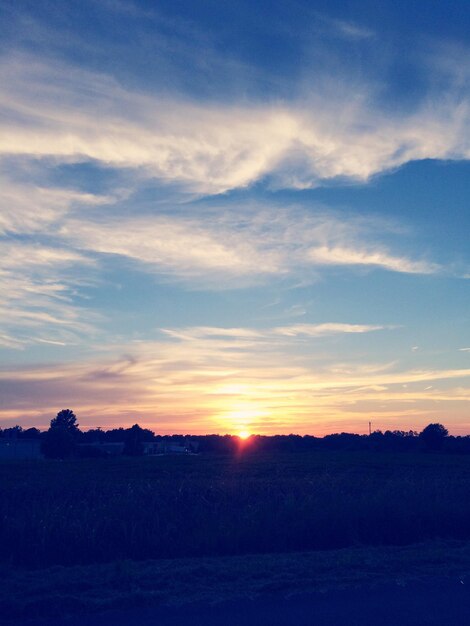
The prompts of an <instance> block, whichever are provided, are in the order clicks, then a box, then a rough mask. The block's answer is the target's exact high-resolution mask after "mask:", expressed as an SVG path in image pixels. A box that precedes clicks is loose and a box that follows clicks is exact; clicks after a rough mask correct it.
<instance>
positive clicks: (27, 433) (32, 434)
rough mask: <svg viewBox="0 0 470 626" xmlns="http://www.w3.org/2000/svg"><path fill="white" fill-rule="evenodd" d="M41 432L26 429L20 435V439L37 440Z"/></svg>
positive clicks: (36, 429) (35, 429)
mask: <svg viewBox="0 0 470 626" xmlns="http://www.w3.org/2000/svg"><path fill="white" fill-rule="evenodd" d="M40 436H41V431H40V430H39V429H38V428H34V427H33V428H27V429H26V430H23V431H22V432H21V433H20V439H39V438H40Z"/></svg>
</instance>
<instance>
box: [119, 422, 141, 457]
mask: <svg viewBox="0 0 470 626" xmlns="http://www.w3.org/2000/svg"><path fill="white" fill-rule="evenodd" d="M145 435H146V431H145V430H144V429H143V428H141V427H140V426H139V425H138V424H134V426H132V427H131V428H128V429H127V431H126V434H125V439H124V454H127V455H128V456H141V455H142V454H143V453H144V447H143V445H142V442H143V441H144V439H145Z"/></svg>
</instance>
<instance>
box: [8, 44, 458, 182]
mask: <svg viewBox="0 0 470 626" xmlns="http://www.w3.org/2000/svg"><path fill="white" fill-rule="evenodd" d="M0 80H1V82H2V84H3V87H4V89H3V91H2V94H3V95H2V97H1V99H0V106H1V108H2V119H3V120H4V121H3V124H2V126H1V131H2V144H1V151H2V153H3V154H5V155H28V156H35V157H49V158H55V159H59V160H61V161H63V162H73V161H81V160H84V159H88V160H97V161H99V162H101V163H103V164H106V165H109V166H113V167H121V168H125V167H133V168H138V169H139V170H140V171H141V172H142V173H143V172H145V173H146V174H147V175H148V176H153V177H156V178H158V179H161V180H165V181H178V182H179V183H181V184H184V185H187V186H188V188H190V189H192V190H194V191H197V192H198V193H203V194H214V193H222V192H224V191H227V190H229V189H236V188H241V187H246V186H247V185H250V184H252V183H254V182H256V181H257V180H260V179H262V178H263V177H266V176H267V175H270V176H271V177H273V179H274V181H277V184H278V185H280V186H290V187H311V186H315V185H317V184H319V183H320V182H322V181H325V180H331V179H334V178H337V177H343V178H349V179H352V180H357V181H366V180H368V179H369V178H370V177H371V176H372V175H374V174H377V173H380V172H383V171H386V170H389V169H391V168H395V167H398V166H399V165H401V164H403V163H406V162H408V161H411V160H416V159H426V158H428V159H429V158H436V159H437V158H438V159H465V158H469V156H470V138H469V129H470V107H469V100H468V97H467V95H464V97H462V94H461V93H460V92H459V93H458V94H456V95H455V98H454V97H452V94H450V93H446V94H445V97H441V98H439V97H435V94H430V96H429V98H428V99H427V98H424V101H423V102H421V104H419V105H417V108H416V109H415V110H414V111H411V112H409V113H407V114H403V112H401V113H400V115H398V114H397V115H396V116H394V115H392V114H391V113H390V111H388V112H387V113H385V112H383V111H382V110H381V108H380V106H379V105H378V103H374V100H373V97H372V94H371V93H368V92H369V90H368V87H367V85H363V86H362V87H361V89H360V90H359V92H358V91H357V89H354V90H353V93H352V94H351V93H349V94H348V93H345V85H344V80H343V79H341V80H338V84H337V85H333V86H331V79H330V81H329V85H328V87H327V88H326V87H325V88H324V90H323V92H322V88H321V86H320V88H318V89H316V91H315V93H314V94H312V93H310V92H307V93H296V94H294V95H293V97H292V99H291V100H286V99H284V100H283V101H274V102H264V103H261V102H252V103H249V102H248V103H247V102H240V103H237V102H233V103H226V102H211V101H206V102H197V101H190V100H189V99H187V98H182V97H181V96H180V97H177V96H170V95H167V94H157V95H150V94H146V93H144V92H140V93H139V92H135V91H131V90H129V89H127V88H125V87H124V86H122V85H120V84H119V83H118V82H117V81H116V80H115V79H113V78H111V77H110V76H107V75H102V74H97V73H93V72H91V71H86V70H79V69H76V68H74V67H72V66H66V65H64V64H60V63H57V62H55V63H53V62H48V63H45V62H42V61H40V60H37V59H31V58H28V57H25V56H21V55H17V56H10V57H3V59H2V61H1V63H0ZM346 92H347V89H346ZM354 93H359V95H358V96H355V95H353V94H354ZM58 103H59V104H58Z"/></svg>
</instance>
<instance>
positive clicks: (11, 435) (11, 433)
mask: <svg viewBox="0 0 470 626" xmlns="http://www.w3.org/2000/svg"><path fill="white" fill-rule="evenodd" d="M22 432H23V428H22V427H21V426H18V424H17V425H16V426H11V427H10V428H5V429H4V430H3V433H2V434H3V436H4V437H5V439H18V437H19V436H20V435H21V433H22Z"/></svg>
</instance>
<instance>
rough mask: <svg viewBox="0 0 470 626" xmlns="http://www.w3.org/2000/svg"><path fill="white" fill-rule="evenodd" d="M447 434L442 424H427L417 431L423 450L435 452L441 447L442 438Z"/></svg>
mask: <svg viewBox="0 0 470 626" xmlns="http://www.w3.org/2000/svg"><path fill="white" fill-rule="evenodd" d="M448 434H449V432H448V430H447V428H445V426H443V425H442V424H428V425H427V426H426V428H424V429H423V430H422V431H421V432H420V433H419V439H420V441H421V443H422V444H423V447H424V449H425V450H428V451H430V452H435V451H437V450H441V449H442V446H443V445H444V440H445V438H446V437H447V435H448Z"/></svg>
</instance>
